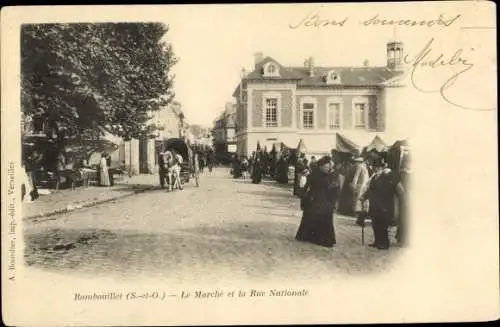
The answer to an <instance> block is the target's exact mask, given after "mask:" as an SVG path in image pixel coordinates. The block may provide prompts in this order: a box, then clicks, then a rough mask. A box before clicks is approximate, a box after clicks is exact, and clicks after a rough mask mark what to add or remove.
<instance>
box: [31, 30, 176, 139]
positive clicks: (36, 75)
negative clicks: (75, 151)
mask: <svg viewBox="0 0 500 327" xmlns="http://www.w3.org/2000/svg"><path fill="white" fill-rule="evenodd" d="M167 32H168V27H167V26H165V25H164V24H160V23H102V24H90V23H88V24H87V23H85V24H80V23H78V24H37V25H24V26H23V27H22V30H21V57H22V59H21V80H22V82H21V83H22V85H21V86H22V87H21V90H22V91H21V106H22V111H23V112H24V113H25V114H29V115H30V114H31V115H38V116H42V117H43V118H44V119H45V120H46V122H47V124H48V126H49V127H50V133H55V134H56V135H57V140H58V143H59V144H60V145H62V143H64V142H63V141H64V140H65V139H66V136H76V137H78V136H82V135H83V134H84V133H85V131H88V130H100V131H107V132H109V133H111V134H114V135H117V136H120V137H123V138H125V139H130V138H139V137H144V136H149V135H151V133H152V132H154V131H155V130H156V129H157V127H156V126H154V125H152V124H149V122H148V121H149V119H150V118H151V116H152V113H153V112H154V111H156V110H159V109H160V108H161V107H163V106H166V105H167V104H168V103H170V101H172V99H173V97H174V93H173V89H172V88H173V76H172V75H171V74H170V69H171V67H172V66H173V65H174V64H175V63H176V62H177V59H176V58H175V56H174V53H173V50H172V47H171V45H170V44H168V43H167V42H166V41H165V35H166V33H167Z"/></svg>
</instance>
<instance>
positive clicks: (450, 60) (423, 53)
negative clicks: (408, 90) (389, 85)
mask: <svg viewBox="0 0 500 327" xmlns="http://www.w3.org/2000/svg"><path fill="white" fill-rule="evenodd" d="M433 44H434V38H431V39H430V40H429V42H428V43H427V44H426V45H425V47H424V48H423V49H422V50H420V52H419V53H418V54H417V55H416V56H415V57H414V58H411V59H409V58H408V55H405V56H404V58H403V61H404V63H405V64H407V65H410V67H411V68H410V78H411V83H412V85H413V87H414V88H415V89H417V90H419V91H420V92H424V93H437V92H439V94H440V95H441V97H442V98H443V99H444V100H445V101H446V102H448V103H449V104H451V105H453V106H456V107H459V108H462V109H466V110H483V111H486V110H494V109H495V108H474V107H468V106H465V105H461V104H459V103H457V102H456V101H454V100H453V99H451V98H450V96H449V95H448V92H447V91H449V90H450V89H451V88H452V87H453V86H455V83H457V81H458V80H459V79H460V78H463V77H464V75H465V74H466V73H467V72H469V71H470V70H471V69H472V68H473V67H474V64H473V63H472V62H471V61H470V60H469V59H467V58H465V56H464V49H463V48H460V49H458V50H456V51H455V52H454V53H453V55H451V56H446V55H445V54H444V53H434V49H433V47H432V46H433ZM425 67H428V68H431V69H438V68H445V67H452V68H453V67H456V68H457V69H458V71H454V72H453V74H452V75H451V76H450V77H449V78H448V79H447V80H446V81H445V82H444V83H443V84H442V85H441V86H440V87H439V88H438V89H431V90H426V89H423V88H422V87H421V86H420V85H419V83H417V75H418V74H417V73H418V72H419V71H420V70H421V69H422V68H425Z"/></svg>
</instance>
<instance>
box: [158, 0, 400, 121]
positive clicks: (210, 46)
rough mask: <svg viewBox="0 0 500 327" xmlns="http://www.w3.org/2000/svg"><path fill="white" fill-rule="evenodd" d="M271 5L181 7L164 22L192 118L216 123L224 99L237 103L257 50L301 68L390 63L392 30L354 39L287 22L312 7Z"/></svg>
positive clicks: (180, 94) (180, 93) (180, 92)
mask: <svg viewBox="0 0 500 327" xmlns="http://www.w3.org/2000/svg"><path fill="white" fill-rule="evenodd" d="M272 8H275V9H269V10H266V9H262V8H258V7H254V6H250V5H248V6H241V7H234V8H227V7H226V8H224V7H218V6H211V7H210V8H208V7H205V8H194V7H184V8H180V7H179V8H175V9H176V11H175V12H176V15H175V17H174V18H173V19H172V20H165V23H167V24H169V26H170V31H169V32H168V34H167V41H168V42H170V43H171V44H172V46H173V49H174V52H175V54H176V55H177V56H178V57H179V62H178V63H177V65H176V66H174V68H173V69H172V72H173V73H174V74H175V76H176V77H175V84H174V91H175V93H176V99H177V100H178V101H179V102H180V103H181V104H182V107H183V111H184V112H185V114H186V117H187V119H188V121H190V122H191V123H194V124H201V125H205V126H207V125H208V126H211V125H212V122H213V120H214V119H215V117H216V116H217V114H218V113H220V112H221V111H222V110H223V108H224V105H225V103H226V102H228V101H233V98H232V93H233V91H234V89H235V88H236V86H237V85H238V82H239V77H240V72H241V69H242V68H245V69H246V70H247V71H249V70H252V69H253V65H254V54H255V52H259V51H260V52H263V54H264V56H271V57H273V58H274V59H276V60H277V61H278V62H280V63H281V64H283V65H284V66H301V65H303V62H304V60H305V59H306V58H307V57H309V56H313V57H314V58H315V64H316V65H329V66H333V65H339V66H341V65H355V66H359V65H362V63H363V61H364V60H365V59H368V60H369V61H370V64H374V65H384V64H385V43H386V42H387V41H388V38H390V37H392V30H391V29H387V33H384V34H386V35H380V34H377V37H372V38H363V39H358V40H357V41H356V42H351V40H349V39H351V37H349V38H346V36H345V35H343V34H342V33H341V31H340V30H339V29H337V30H335V28H332V29H330V30H328V31H323V32H319V33H318V31H307V30H293V29H290V28H289V27H288V25H289V24H290V23H292V22H295V21H298V20H299V18H300V17H301V16H303V15H304V14H307V12H308V11H309V10H310V9H309V8H307V9H306V10H304V9H301V10H297V9H298V8H293V7H292V10H290V9H289V8H290V7H288V8H287V10H286V11H285V10H279V9H278V8H276V7H274V6H273V7H272ZM277 9H278V10H277ZM308 9H309V10H308ZM361 48H363V49H361ZM346 53H349V55H348V56H346V55H345V54H346Z"/></svg>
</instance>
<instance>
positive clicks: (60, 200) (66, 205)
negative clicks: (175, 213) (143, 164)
mask: <svg viewBox="0 0 500 327" xmlns="http://www.w3.org/2000/svg"><path fill="white" fill-rule="evenodd" d="M159 187H160V186H159V180H158V175H156V174H151V175H138V176H132V177H131V178H129V177H128V176H127V177H124V179H123V180H122V181H116V182H115V185H114V186H112V187H98V186H90V187H87V188H82V187H80V188H77V189H75V190H71V189H64V190H59V191H55V190H50V191H51V194H48V195H40V197H39V198H38V199H36V200H35V201H33V202H29V203H22V206H21V207H22V217H23V219H37V218H41V217H48V216H52V215H56V214H60V213H65V212H69V211H73V210H76V209H80V208H85V207H91V206H95V205H98V204H102V203H106V202H110V201H112V200H116V199H120V198H124V197H128V196H131V195H134V194H137V193H142V192H145V191H148V190H152V189H156V188H159Z"/></svg>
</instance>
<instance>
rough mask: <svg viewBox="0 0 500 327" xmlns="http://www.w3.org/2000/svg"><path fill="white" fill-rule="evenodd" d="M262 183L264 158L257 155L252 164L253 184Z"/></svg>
mask: <svg viewBox="0 0 500 327" xmlns="http://www.w3.org/2000/svg"><path fill="white" fill-rule="evenodd" d="M261 181H262V156H261V155H260V153H259V154H257V155H256V156H255V158H254V159H253V162H252V183H254V184H259V183H260V182H261Z"/></svg>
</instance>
